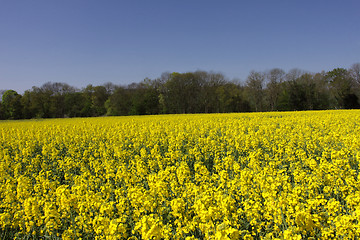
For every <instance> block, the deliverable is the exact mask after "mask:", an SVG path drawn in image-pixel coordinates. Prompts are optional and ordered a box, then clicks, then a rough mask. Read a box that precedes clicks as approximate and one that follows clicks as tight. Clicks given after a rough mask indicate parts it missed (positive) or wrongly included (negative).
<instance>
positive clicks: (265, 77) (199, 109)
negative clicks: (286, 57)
mask: <svg viewBox="0 0 360 240" xmlns="http://www.w3.org/2000/svg"><path fill="white" fill-rule="evenodd" d="M359 69H360V63H356V64H353V65H352V66H351V68H349V69H344V68H335V69H333V70H331V71H329V72H321V73H308V72H305V71H301V70H299V69H292V70H290V71H289V72H288V73H286V72H285V71H284V70H282V69H279V68H274V69H270V70H269V71H264V72H260V71H251V72H250V74H249V75H248V77H247V79H246V81H245V82H234V81H229V80H227V79H226V77H225V76H224V75H223V74H221V73H214V72H206V71H196V72H185V73H179V72H173V73H169V72H166V73H163V74H162V75H161V77H159V78H156V79H149V78H146V79H144V80H143V81H142V82H140V83H132V84H129V85H127V86H119V85H115V84H113V83H106V84H104V85H101V86H93V85H88V86H86V87H85V88H83V89H76V88H75V87H72V86H70V85H68V84H66V83H51V82H48V83H45V84H44V85H42V86H41V87H36V86H34V87H32V89H29V90H27V91H25V92H24V94H23V95H20V94H18V93H17V92H16V91H14V90H2V91H0V92H1V95H2V98H1V102H0V118H1V119H30V118H63V117H95V116H104V115H108V116H119V115H144V114H178V113H224V112H249V111H254V112H259V111H294V110H296V111H299V110H320V109H350V108H360V102H359V97H360V77H359V76H360V74H359V72H360V71H359Z"/></svg>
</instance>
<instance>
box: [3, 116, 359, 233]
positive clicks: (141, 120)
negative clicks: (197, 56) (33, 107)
mask: <svg viewBox="0 0 360 240" xmlns="http://www.w3.org/2000/svg"><path fill="white" fill-rule="evenodd" d="M359 164H360V111H358V110H337V111H311V112H292V113H290V112H276V113H274V112H272V113H240V114H239V113H237V114H198V115H196V114H195V115H160V116H137V117H103V118H87V119H84V118H83V119H52V120H28V121H3V122H0V236H1V237H2V239H12V238H15V239H40V238H41V239H45V238H50V239H131V240H134V239H186V240H194V239H296V240H300V239H358V238H359V237H360V179H359Z"/></svg>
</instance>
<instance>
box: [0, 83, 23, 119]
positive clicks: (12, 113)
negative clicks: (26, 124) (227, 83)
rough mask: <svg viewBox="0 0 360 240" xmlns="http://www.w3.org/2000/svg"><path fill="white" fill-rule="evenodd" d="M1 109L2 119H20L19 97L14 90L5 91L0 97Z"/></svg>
mask: <svg viewBox="0 0 360 240" xmlns="http://www.w3.org/2000/svg"><path fill="white" fill-rule="evenodd" d="M1 108H2V114H3V115H2V118H3V119H20V118H22V105H21V95H19V94H18V93H17V92H16V91H14V90H7V91H6V92H5V93H4V94H3V95H2V103H1Z"/></svg>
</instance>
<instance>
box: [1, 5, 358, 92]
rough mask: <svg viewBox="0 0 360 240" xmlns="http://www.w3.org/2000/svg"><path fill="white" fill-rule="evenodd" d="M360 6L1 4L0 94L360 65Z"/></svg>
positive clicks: (233, 76) (244, 75) (242, 76)
mask: <svg viewBox="0 0 360 240" xmlns="http://www.w3.org/2000/svg"><path fill="white" fill-rule="evenodd" d="M359 9H360V1H358V0H353V1H350V0H343V1H331V0H330V1H329V0H328V1H322V0H314V1H309V0H303V1H295V0H294V1H285V0H283V1H280V0H273V1H269V0H254V1H250V0H249V1H226V0H224V1H220V0H218V1H212V0H206V1H205V0H191V1H190V0H181V1H180V0H178V1H174V0H164V1H157V0H153V1H145V0H144V1H142V0H132V1H130V0H129V1H120V0H106V1H100V0H61V1H60V0H59V1H49V0H32V1H25V0H16V1H14V0H0V89H14V90H16V91H18V92H19V93H23V91H24V90H27V89H31V87H32V86H41V85H42V84H44V83H45V82H49V81H50V82H65V83H68V84H70V85H72V86H75V87H78V88H81V87H85V86H86V85H88V84H93V85H101V84H103V83H106V82H112V83H115V84H123V85H126V84H129V83H132V82H140V81H142V80H143V79H144V78H146V77H149V78H151V79H154V78H157V77H160V76H161V74H162V73H163V72H166V71H169V72H187V71H196V70H205V71H215V72H221V73H223V74H224V75H225V76H226V77H227V78H228V79H229V80H232V79H235V78H237V79H240V80H242V81H245V80H246V77H247V76H248V74H249V72H250V71H251V70H256V71H266V70H269V69H272V68H275V67H277V68H281V69H283V70H285V71H289V70H290V69H292V68H299V69H302V70H306V71H310V72H320V71H322V70H324V71H329V70H332V69H333V68H335V67H343V68H349V67H351V65H352V64H354V63H358V62H360V14H359Z"/></svg>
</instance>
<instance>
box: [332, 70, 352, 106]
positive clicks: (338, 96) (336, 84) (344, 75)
mask: <svg viewBox="0 0 360 240" xmlns="http://www.w3.org/2000/svg"><path fill="white" fill-rule="evenodd" d="M326 78H327V81H328V84H329V88H330V93H331V96H332V99H333V104H334V107H335V108H349V107H351V105H352V104H354V102H353V101H354V100H355V102H357V99H354V96H353V95H354V92H353V88H354V86H355V85H354V81H353V78H352V77H351V75H350V72H349V71H347V70H346V69H344V68H335V69H333V70H332V71H329V72H327V74H326Z"/></svg>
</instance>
